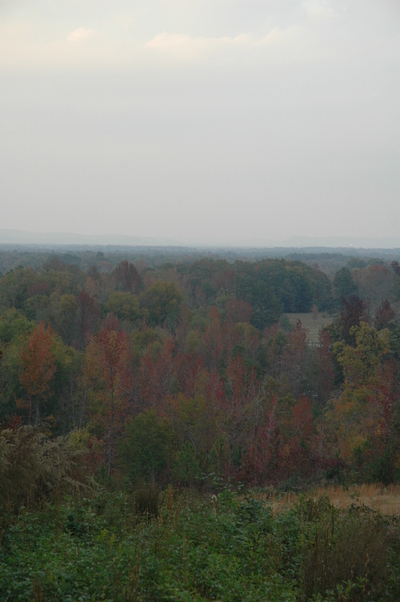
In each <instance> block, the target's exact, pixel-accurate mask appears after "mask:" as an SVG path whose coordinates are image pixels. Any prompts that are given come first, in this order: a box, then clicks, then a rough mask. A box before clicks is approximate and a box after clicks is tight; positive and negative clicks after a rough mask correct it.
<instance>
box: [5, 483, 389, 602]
mask: <svg viewBox="0 0 400 602" xmlns="http://www.w3.org/2000/svg"><path fill="white" fill-rule="evenodd" d="M152 516H154V513H153V514H152V513H151V511H150V508H149V511H148V512H147V513H143V507H138V500H137V499H136V498H131V497H130V496H126V495H125V494H123V493H114V494H107V493H103V494H101V495H97V496H96V497H95V498H94V499H92V500H83V501H81V502H73V501H72V499H70V500H69V501H68V500H66V501H64V503H63V504H61V505H55V506H54V505H50V504H49V505H48V507H47V508H46V511H45V512H27V511H26V510H22V511H21V512H20V514H19V516H18V517H14V519H13V522H12V524H10V525H9V527H8V529H7V530H6V531H5V532H4V534H3V539H2V547H1V552H0V599H4V600H9V601H11V600H20V601H25V600H26V601H28V600H32V599H35V600H42V601H47V600H48V601H50V600H51V601H52V602H53V601H58V600H59V601H68V600H71V601H72V600H82V601H84V600H109V601H111V600H112V601H133V600H136V601H139V600H140V601H144V602H150V601H151V602H153V601H160V602H161V601H167V600H171V601H172V600H174V601H175V600H182V601H187V602H189V601H195V602H200V601H201V600H215V601H217V600H218V601H221V602H235V601H237V602H243V601H248V602H253V601H266V602H267V601H268V602H275V601H276V602H283V601H285V602H295V601H300V600H314V601H326V602H328V601H329V602H331V601H333V600H340V601H343V602H344V601H360V602H361V601H367V600H371V601H378V600H379V601H380V600H382V601H384V600H387V601H393V602H394V601H397V600H398V599H400V589H399V569H398V566H399V564H400V563H399V554H400V551H399V533H398V525H397V519H390V520H389V519H387V520H386V519H383V518H382V517H380V516H379V515H377V514H375V513H372V512H366V511H365V510H364V509H363V508H362V507H361V508H355V507H353V508H350V509H348V510H346V511H344V510H341V511H339V510H335V509H334V508H333V507H332V506H330V505H329V503H328V502H327V501H326V500H323V501H320V502H316V503H315V502H312V501H309V500H303V501H301V502H300V503H299V504H298V506H297V507H296V508H295V509H294V510H290V511H287V512H284V513H282V514H278V515H276V516H274V515H273V513H272V511H271V509H270V508H269V507H268V506H265V505H263V504H261V503H259V502H256V501H255V500H254V499H251V498H248V499H243V498H238V497H236V496H232V495H231V494H230V493H226V492H225V493H222V494H220V496H219V497H218V501H217V502H216V503H215V504H214V503H213V502H211V501H210V500H209V499H208V498H207V499H201V498H199V497H197V496H194V495H193V496H192V495H190V494H188V493H185V494H179V495H177V494H176V493H175V492H174V491H173V490H172V489H169V490H167V491H166V492H164V493H163V494H161V498H160V501H159V507H158V515H157V517H156V518H152Z"/></svg>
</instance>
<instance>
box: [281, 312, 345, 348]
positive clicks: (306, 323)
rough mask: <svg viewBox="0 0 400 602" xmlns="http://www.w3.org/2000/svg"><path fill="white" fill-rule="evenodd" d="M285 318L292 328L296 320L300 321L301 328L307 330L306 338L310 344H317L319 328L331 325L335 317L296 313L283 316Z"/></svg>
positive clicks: (321, 314) (323, 314)
mask: <svg viewBox="0 0 400 602" xmlns="http://www.w3.org/2000/svg"><path fill="white" fill-rule="evenodd" d="M285 316H286V317H287V318H288V320H289V322H290V323H291V324H293V326H294V325H295V324H296V322H297V320H300V321H301V324H302V326H303V328H306V329H307V330H308V338H309V340H310V341H312V342H317V341H318V335H319V331H320V330H321V328H324V326H328V325H329V324H332V322H333V320H334V319H335V318H336V316H330V315H328V314H325V313H317V314H316V315H314V314H312V313H308V314H301V313H298V314H285Z"/></svg>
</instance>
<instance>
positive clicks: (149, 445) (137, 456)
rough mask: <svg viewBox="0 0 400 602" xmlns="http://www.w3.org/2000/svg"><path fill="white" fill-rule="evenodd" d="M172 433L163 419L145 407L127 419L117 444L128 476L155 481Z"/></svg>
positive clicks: (168, 454) (166, 456)
mask: <svg viewBox="0 0 400 602" xmlns="http://www.w3.org/2000/svg"><path fill="white" fill-rule="evenodd" d="M172 442H173V433H172V429H171V425H170V423H169V422H168V420H166V419H165V418H160V417H159V416H157V413H156V411H155V410H147V411H146V412H143V413H141V414H139V415H138V416H136V418H134V419H133V420H131V421H130V422H129V423H128V425H127V427H126V430H125V438H124V439H123V441H122V442H121V443H120V453H121V456H122V458H123V462H124V465H125V467H126V470H127V472H128V473H129V475H130V477H131V478H132V479H133V480H134V481H136V480H145V481H153V482H154V481H156V480H158V479H159V478H160V476H161V474H162V472H163V471H164V470H165V468H166V467H167V465H168V464H169V461H170V457H171V450H172Z"/></svg>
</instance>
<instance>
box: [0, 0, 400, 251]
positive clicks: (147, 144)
mask: <svg viewBox="0 0 400 602" xmlns="http://www.w3.org/2000/svg"><path fill="white" fill-rule="evenodd" d="M0 208H1V221H0V228H2V229H19V230H29V231H35V232H76V233H80V234H105V233H115V234H124V235H131V236H151V237H155V238H160V239H172V240H178V241H181V242H183V243H185V244H190V243H192V244H198V243H212V244H215V243H218V244H260V243H266V244H267V243H268V242H269V241H271V240H276V239H284V238H287V237H290V236H294V235H297V236H313V237H315V236H319V237H321V236H322V237H324V236H355V237H396V236H399V234H400V4H399V2H398V1H397V0H396V1H394V0H393V1H390V0H379V1H377V0H374V1H372V0H352V1H351V2H348V0H331V1H330V0H326V1H322V0H319V1H318V0H315V1H308V2H301V1H297V0H136V1H135V2H132V1H131V0H113V1H110V0H10V1H7V0H5V1H4V0H3V1H2V0H0Z"/></svg>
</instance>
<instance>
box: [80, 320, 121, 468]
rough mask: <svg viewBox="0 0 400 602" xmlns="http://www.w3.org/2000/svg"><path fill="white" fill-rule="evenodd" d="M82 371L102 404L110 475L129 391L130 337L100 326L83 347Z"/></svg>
mask: <svg viewBox="0 0 400 602" xmlns="http://www.w3.org/2000/svg"><path fill="white" fill-rule="evenodd" d="M85 374H86V381H87V382H88V383H92V384H94V386H95V387H97V393H98V396H99V398H100V401H101V402H102V405H103V407H102V416H101V417H102V419H103V426H104V430H105V450H106V462H107V472H108V474H109V475H110V474H111V471H112V468H113V465H114V456H115V441H116V435H117V432H118V431H119V430H120V429H121V427H122V425H123V420H124V414H126V410H127V403H128V400H129V395H130V393H131V391H132V373H131V370H130V353H129V339H128V337H127V335H126V334H125V333H124V332H123V331H120V332H116V331H115V330H109V329H103V330H102V331H101V332H99V334H98V335H97V336H96V337H93V338H92V340H91V342H90V343H89V345H88V347H87V350H86V364H85ZM98 417H100V416H98Z"/></svg>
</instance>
